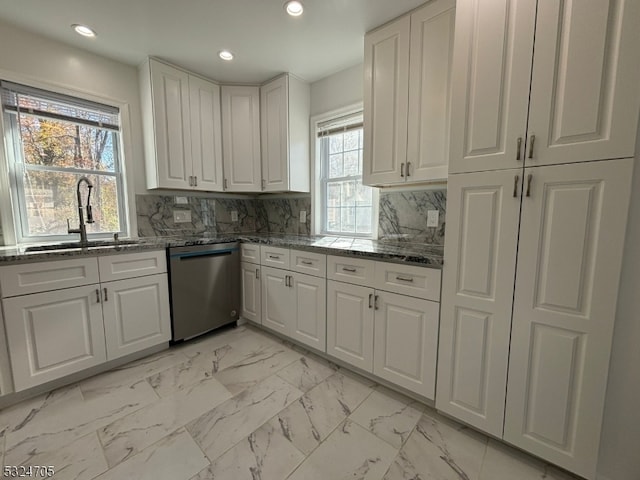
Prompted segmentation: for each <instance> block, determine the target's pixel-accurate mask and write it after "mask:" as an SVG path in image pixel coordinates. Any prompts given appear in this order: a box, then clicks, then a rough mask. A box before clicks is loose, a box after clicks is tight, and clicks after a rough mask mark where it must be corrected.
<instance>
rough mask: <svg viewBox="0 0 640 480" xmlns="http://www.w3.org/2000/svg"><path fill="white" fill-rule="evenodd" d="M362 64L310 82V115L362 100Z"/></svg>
mask: <svg viewBox="0 0 640 480" xmlns="http://www.w3.org/2000/svg"><path fill="white" fill-rule="evenodd" d="M363 86H364V73H363V65H362V64H359V65H354V66H353V67H350V68H347V69H346V70H342V71H340V72H337V73H334V74H333V75H330V76H328V77H325V78H323V79H321V80H318V81H317V82H314V83H312V84H311V116H314V115H318V114H319V113H326V112H330V111H332V110H337V109H339V108H342V107H346V106H349V105H353V104H354V103H358V102H362V99H363V93H362V92H363Z"/></svg>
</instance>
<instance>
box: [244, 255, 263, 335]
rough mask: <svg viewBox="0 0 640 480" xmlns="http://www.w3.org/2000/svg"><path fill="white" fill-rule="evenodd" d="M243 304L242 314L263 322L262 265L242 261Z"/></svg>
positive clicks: (248, 318) (253, 320)
mask: <svg viewBox="0 0 640 480" xmlns="http://www.w3.org/2000/svg"><path fill="white" fill-rule="evenodd" d="M240 265H241V267H240V268H241V269H242V275H241V281H242V306H241V307H240V314H241V315H242V316H243V317H244V318H246V319H247V320H251V321H252V322H255V323H262V311H261V310H262V302H261V301H260V300H261V298H262V292H261V291H260V290H261V288H260V265H255V264H253V263H247V262H241V263H240Z"/></svg>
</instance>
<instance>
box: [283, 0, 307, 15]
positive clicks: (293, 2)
mask: <svg viewBox="0 0 640 480" xmlns="http://www.w3.org/2000/svg"><path fill="white" fill-rule="evenodd" d="M284 9H285V10H286V11H287V13H288V14H289V15H291V16H292V17H299V16H300V15H302V11H303V10H304V7H303V6H302V2H299V1H298V0H289V1H288V2H287V3H285V4H284Z"/></svg>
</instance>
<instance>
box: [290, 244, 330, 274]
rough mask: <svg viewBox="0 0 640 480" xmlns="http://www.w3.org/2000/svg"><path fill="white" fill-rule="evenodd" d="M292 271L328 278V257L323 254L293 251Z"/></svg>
mask: <svg viewBox="0 0 640 480" xmlns="http://www.w3.org/2000/svg"><path fill="white" fill-rule="evenodd" d="M290 258H291V270H293V271H294V272H299V273H306V274H307V275H314V276H316V277H326V276H327V256H326V255H324V254H322V253H312V252H303V251H300V250H291V254H290Z"/></svg>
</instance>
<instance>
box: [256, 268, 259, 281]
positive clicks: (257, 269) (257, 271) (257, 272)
mask: <svg viewBox="0 0 640 480" xmlns="http://www.w3.org/2000/svg"><path fill="white" fill-rule="evenodd" d="M256 278H257V279H258V280H259V279H260V269H259V268H256Z"/></svg>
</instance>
